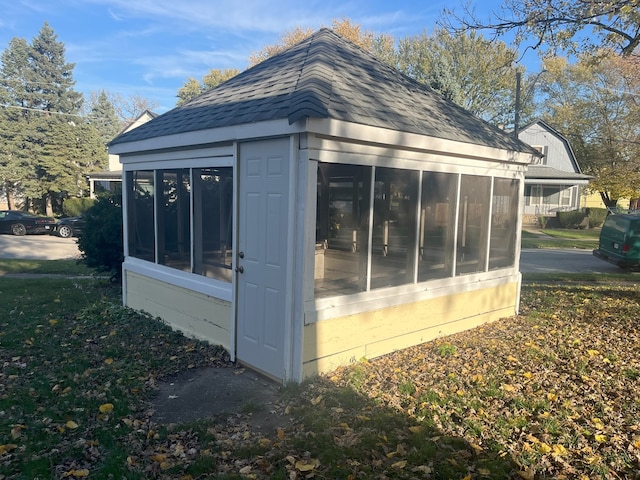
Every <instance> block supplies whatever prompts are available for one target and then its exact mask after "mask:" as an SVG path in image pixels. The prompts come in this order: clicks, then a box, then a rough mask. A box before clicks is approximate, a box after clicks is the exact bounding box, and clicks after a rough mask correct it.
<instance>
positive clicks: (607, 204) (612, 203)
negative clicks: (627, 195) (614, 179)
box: [600, 192, 618, 208]
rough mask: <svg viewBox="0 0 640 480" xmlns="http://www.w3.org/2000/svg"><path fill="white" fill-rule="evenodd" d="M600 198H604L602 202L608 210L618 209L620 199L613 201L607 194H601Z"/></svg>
mask: <svg viewBox="0 0 640 480" xmlns="http://www.w3.org/2000/svg"><path fill="white" fill-rule="evenodd" d="M600 198H602V202H603V203H604V206H605V207H606V208H616V206H617V205H618V199H617V198H616V199H615V200H614V199H611V197H609V194H608V193H607V192H600Z"/></svg>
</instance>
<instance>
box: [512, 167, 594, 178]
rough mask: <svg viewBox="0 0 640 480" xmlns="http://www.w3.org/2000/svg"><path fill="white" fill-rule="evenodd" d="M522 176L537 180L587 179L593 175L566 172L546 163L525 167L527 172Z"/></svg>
mask: <svg viewBox="0 0 640 480" xmlns="http://www.w3.org/2000/svg"><path fill="white" fill-rule="evenodd" d="M524 178H526V179H527V180H530V179H539V180H571V181H575V180H585V181H589V179H591V178H593V177H591V176H589V175H585V174H584V173H577V172H566V171H563V170H558V169H556V168H553V167H548V166H546V165H529V168H527V172H526V173H525V174H524Z"/></svg>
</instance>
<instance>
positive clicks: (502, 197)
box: [489, 178, 520, 270]
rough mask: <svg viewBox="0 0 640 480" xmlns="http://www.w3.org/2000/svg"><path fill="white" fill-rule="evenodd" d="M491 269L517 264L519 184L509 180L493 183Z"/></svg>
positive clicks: (499, 180) (516, 181) (502, 179)
mask: <svg viewBox="0 0 640 480" xmlns="http://www.w3.org/2000/svg"><path fill="white" fill-rule="evenodd" d="M493 182H494V183H493V199H492V206H491V244H490V246H489V269H490V270H492V269H495V268H506V267H511V266H513V265H514V263H515V256H516V238H517V236H516V233H517V228H516V226H517V222H518V194H519V191H520V187H519V182H518V180H515V179H509V178H495V179H494V181H493Z"/></svg>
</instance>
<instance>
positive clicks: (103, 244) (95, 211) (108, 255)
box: [78, 192, 124, 281]
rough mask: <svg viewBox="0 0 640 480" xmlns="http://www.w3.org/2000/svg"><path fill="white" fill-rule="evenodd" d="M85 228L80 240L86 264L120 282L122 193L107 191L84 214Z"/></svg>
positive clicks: (81, 251)
mask: <svg viewBox="0 0 640 480" xmlns="http://www.w3.org/2000/svg"><path fill="white" fill-rule="evenodd" d="M84 218H85V221H86V223H85V227H84V229H83V231H82V236H81V237H79V238H78V249H79V250H80V253H81V254H82V261H83V263H85V264H86V265H87V266H88V267H90V268H94V269H96V270H97V271H99V272H109V273H110V274H111V279H112V280H113V281H117V280H119V279H120V277H121V275H122V262H123V260H124V250H123V242H122V193H121V192H115V193H113V192H107V193H105V194H104V195H101V196H99V197H98V200H97V201H96V202H95V204H94V205H93V206H92V207H91V208H89V209H88V210H87V211H86V212H85V213H84Z"/></svg>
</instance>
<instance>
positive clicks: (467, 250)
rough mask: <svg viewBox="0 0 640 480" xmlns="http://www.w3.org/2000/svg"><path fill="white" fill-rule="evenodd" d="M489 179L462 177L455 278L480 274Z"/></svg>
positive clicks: (486, 217)
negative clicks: (469, 274)
mask: <svg viewBox="0 0 640 480" xmlns="http://www.w3.org/2000/svg"><path fill="white" fill-rule="evenodd" d="M490 188H491V178H490V177H480V176H476V175H463V176H462V178H461V182H460V195H459V204H458V208H459V211H458V237H457V245H456V255H457V262H456V275H462V274H465V273H475V272H482V271H484V269H485V259H486V254H487V233H488V229H489V202H490V201H491V199H490V198H489V193H490Z"/></svg>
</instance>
